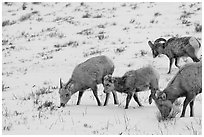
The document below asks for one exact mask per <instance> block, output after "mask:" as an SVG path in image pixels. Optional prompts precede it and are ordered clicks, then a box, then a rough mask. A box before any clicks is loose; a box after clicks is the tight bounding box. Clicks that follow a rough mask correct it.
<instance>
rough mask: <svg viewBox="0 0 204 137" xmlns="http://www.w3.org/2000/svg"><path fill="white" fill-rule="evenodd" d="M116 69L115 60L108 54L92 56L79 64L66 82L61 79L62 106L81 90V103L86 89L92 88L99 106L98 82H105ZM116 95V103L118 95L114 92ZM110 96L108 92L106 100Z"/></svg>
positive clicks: (115, 102) (78, 102)
mask: <svg viewBox="0 0 204 137" xmlns="http://www.w3.org/2000/svg"><path fill="white" fill-rule="evenodd" d="M113 71H114V64H113V62H112V61H111V60H110V59H109V58H108V57H106V56H97V57H92V58H90V59H88V60H86V61H85V62H83V63H81V64H79V65H77V66H76V67H75V69H74V71H73V73H72V76H71V78H70V79H69V81H68V82H67V83H65V84H63V83H62V81H61V79H60V89H59V94H60V107H61V106H63V107H64V106H65V104H66V103H67V102H68V101H69V100H70V98H71V96H72V95H73V94H74V93H76V92H77V91H79V96H78V101H77V105H79V104H80V101H81V97H82V95H83V93H84V91H85V90H86V89H88V88H91V89H92V91H93V93H94V96H95V98H96V100H97V103H98V106H101V102H100V100H99V98H98V92H97V84H100V83H102V84H103V78H104V76H106V75H108V74H112V73H113ZM112 93H113V96H114V104H118V99H117V95H116V93H115V92H112ZM108 98H109V93H106V101H105V102H107V100H108Z"/></svg>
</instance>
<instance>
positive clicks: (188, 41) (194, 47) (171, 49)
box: [148, 37, 201, 74]
mask: <svg viewBox="0 0 204 137" xmlns="http://www.w3.org/2000/svg"><path fill="white" fill-rule="evenodd" d="M148 44H149V46H150V47H151V49H152V54H153V58H155V57H157V56H158V55H159V54H165V55H166V56H167V57H168V58H169V61H170V63H169V71H168V74H169V73H171V67H172V63H173V61H174V59H175V65H176V66H177V67H178V68H179V65H178V61H179V58H180V57H191V58H192V60H193V61H194V62H199V61H200V60H199V59H198V58H197V52H198V51H199V48H200V47H201V44H200V42H199V41H198V40H197V39H196V38H194V37H181V38H177V37H173V38H170V39H168V40H166V39H164V38H158V39H156V40H155V41H154V44H153V43H152V42H151V41H148Z"/></svg>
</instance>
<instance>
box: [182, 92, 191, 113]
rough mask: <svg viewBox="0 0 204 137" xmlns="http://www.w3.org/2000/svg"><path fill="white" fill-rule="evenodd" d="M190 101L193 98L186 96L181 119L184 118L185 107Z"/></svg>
mask: <svg viewBox="0 0 204 137" xmlns="http://www.w3.org/2000/svg"><path fill="white" fill-rule="evenodd" d="M192 99H193V96H187V97H186V99H185V100H184V103H183V110H182V113H181V117H184V116H185V112H186V107H187V105H188V104H189V102H191V101H192Z"/></svg>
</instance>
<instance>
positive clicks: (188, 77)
mask: <svg viewBox="0 0 204 137" xmlns="http://www.w3.org/2000/svg"><path fill="white" fill-rule="evenodd" d="M201 92H202V63H201V62H197V63H189V64H186V65H184V66H183V67H182V68H181V69H180V70H179V71H178V72H177V74H176V75H175V76H174V77H173V79H172V80H171V81H170V82H169V84H168V85H167V87H166V88H165V89H164V90H163V91H159V92H156V94H155V96H154V98H153V99H154V100H155V103H156V105H157V107H158V109H159V111H160V112H161V114H162V116H163V117H164V118H166V117H168V115H169V113H170V111H171V109H172V107H173V103H174V102H175V100H176V99H177V98H180V97H185V101H184V104H183V110H182V114H181V117H184V116H185V111H186V107H187V105H188V104H189V103H190V116H191V117H192V116H193V115H194V113H193V105H194V99H195V97H196V95H197V94H199V93H201Z"/></svg>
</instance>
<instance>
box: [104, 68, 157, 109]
mask: <svg viewBox="0 0 204 137" xmlns="http://www.w3.org/2000/svg"><path fill="white" fill-rule="evenodd" d="M158 83H159V73H158V72H157V71H156V70H155V69H153V68H152V67H151V66H147V67H143V68H140V69H138V70H131V71H128V72H126V73H125V74H124V75H123V76H122V77H112V76H111V75H107V76H105V77H104V92H105V93H110V92H114V90H116V91H118V92H120V93H126V94H127V98H126V106H125V109H127V108H128V105H129V102H130V100H131V98H132V96H133V97H134V100H135V101H136V102H137V103H138V105H139V106H142V104H141V103H140V102H139V99H138V96H137V92H140V91H144V90H147V89H150V90H151V95H150V96H149V104H151V103H152V96H154V94H155V92H156V91H157V90H158V88H159V86H158Z"/></svg>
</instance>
